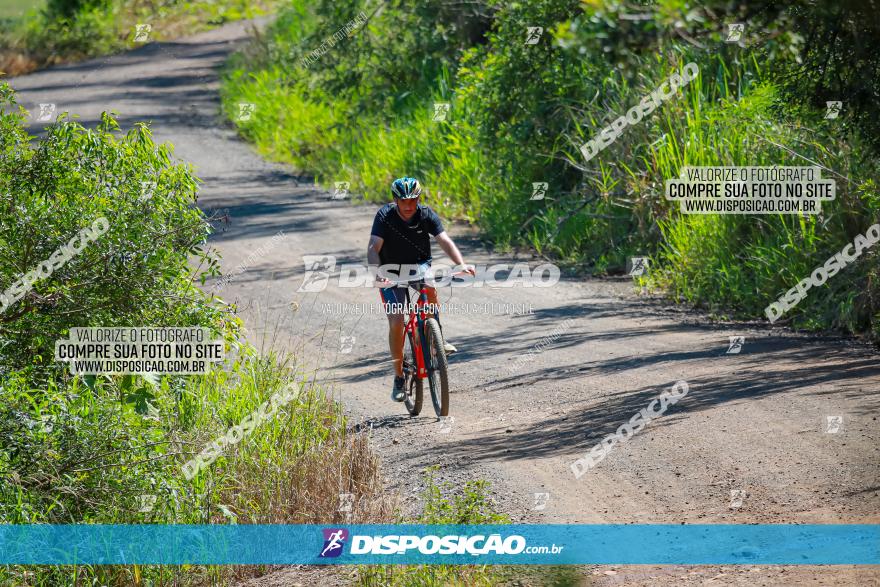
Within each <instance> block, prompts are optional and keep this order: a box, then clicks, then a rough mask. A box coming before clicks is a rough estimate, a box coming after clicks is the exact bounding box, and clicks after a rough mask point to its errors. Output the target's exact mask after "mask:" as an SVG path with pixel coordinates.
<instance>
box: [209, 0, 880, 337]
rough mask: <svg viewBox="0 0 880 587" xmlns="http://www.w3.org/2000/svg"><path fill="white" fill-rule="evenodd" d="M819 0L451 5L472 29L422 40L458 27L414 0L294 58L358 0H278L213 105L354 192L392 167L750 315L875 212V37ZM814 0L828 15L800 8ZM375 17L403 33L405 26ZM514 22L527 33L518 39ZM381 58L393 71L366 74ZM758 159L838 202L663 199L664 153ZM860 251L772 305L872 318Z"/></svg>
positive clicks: (488, 224) (433, 191) (878, 215)
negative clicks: (610, 131) (834, 106)
mask: <svg viewBox="0 0 880 587" xmlns="http://www.w3.org/2000/svg"><path fill="white" fill-rule="evenodd" d="M820 4H822V3H807V2H796V3H793V4H792V5H791V6H787V5H779V6H778V7H771V6H769V5H767V4H766V3H750V2H746V3H739V4H737V5H733V4H730V3H729V2H720V1H719V2H710V3H708V4H707V5H705V6H700V7H695V6H692V5H691V4H689V3H687V2H684V1H683V0H669V1H664V2H658V3H656V4H647V3H636V2H615V1H610V0H609V1H602V0H591V1H588V2H575V1H571V0H536V1H534V2H528V3H510V4H505V5H489V4H486V3H469V4H468V6H469V10H472V11H473V13H474V14H476V15H479V17H480V19H487V20H486V22H483V21H482V20H481V21H480V24H479V26H478V27H477V29H476V30H478V31H479V34H476V35H469V34H456V35H455V36H454V37H453V41H452V42H450V43H449V45H448V50H447V51H446V52H445V53H442V52H441V53H437V52H436V51H434V50H432V49H431V47H432V44H431V41H430V39H432V38H433V37H432V35H433V34H435V32H436V31H438V30H447V29H448V30H453V31H455V32H456V33H460V32H461V31H459V30H458V29H455V27H453V26H452V25H451V24H450V21H449V20H448V15H447V14H446V13H445V12H444V11H445V8H446V7H447V6H448V4H447V3H446V2H442V1H439V0H432V2H430V3H429V4H428V5H429V6H430V9H429V10H421V9H420V10H417V11H413V12H412V13H409V14H401V13H400V11H398V10H397V8H396V6H394V5H392V6H388V7H386V8H384V9H383V10H382V11H380V13H377V14H376V15H375V16H372V17H371V19H370V21H369V23H368V24H367V26H366V27H364V28H363V29H362V30H357V31H355V32H354V33H353V34H352V36H351V37H349V38H347V39H344V40H343V41H341V42H340V43H339V45H337V46H335V47H334V48H332V49H330V50H329V51H327V53H326V54H324V55H322V56H321V57H320V60H319V61H318V62H316V63H314V64H312V65H311V66H310V67H305V66H303V65H302V64H298V61H297V59H296V57H298V56H301V55H305V54H308V53H309V51H311V50H313V49H314V48H316V47H317V46H318V44H319V43H320V39H321V38H326V36H328V35H330V34H332V33H333V31H336V30H338V29H339V28H340V27H342V26H343V25H344V24H345V19H347V18H350V15H354V14H357V13H358V12H359V11H360V10H366V8H365V6H364V5H363V4H362V3H361V2H359V1H358V0H348V1H347V2H334V3H333V7H332V8H330V7H328V6H325V5H323V4H321V3H318V4H316V5H309V4H307V3H303V2H294V3H293V7H291V8H290V9H289V10H287V11H285V12H283V13H282V16H281V18H280V19H279V22H280V23H283V25H278V26H275V27H270V28H269V30H268V31H267V32H266V33H265V35H264V36H263V37H262V39H261V41H260V43H258V44H255V45H254V46H252V47H250V48H249V49H248V50H247V51H246V53H245V57H241V58H236V59H233V60H232V61H231V62H230V68H229V71H228V73H227V75H226V80H225V83H224V89H223V100H224V108H225V109H226V110H227V111H229V112H233V111H235V107H236V103H237V102H252V103H254V104H256V105H257V106H256V108H257V112H259V115H258V116H256V117H253V118H252V119H251V120H249V121H239V122H238V123H237V124H238V126H239V128H240V131H241V132H242V134H244V135H245V136H246V137H248V138H249V139H250V140H253V141H254V142H255V143H256V144H257V145H258V147H259V149H260V150H261V151H262V152H263V153H265V154H268V155H269V156H271V157H273V158H276V159H279V160H282V161H287V162H290V163H293V164H294V165H296V166H297V167H299V168H300V169H301V170H305V171H312V172H314V173H315V175H316V178H317V179H318V181H321V182H324V183H328V184H329V183H331V182H334V181H349V182H351V186H352V190H353V191H355V192H356V193H360V194H362V196H363V197H364V198H365V199H367V200H370V201H386V200H387V198H388V192H387V190H388V187H387V186H388V184H389V182H390V181H391V179H393V178H394V177H396V176H400V175H413V176H416V177H419V178H420V179H421V180H422V183H423V184H424V185H425V186H426V193H427V195H426V198H425V199H426V200H427V203H429V204H430V205H431V206H433V207H435V208H437V209H439V210H440V211H441V212H442V213H444V214H446V215H450V216H455V217H458V218H463V219H467V220H470V221H472V222H476V223H478V224H479V225H480V227H481V228H482V229H483V231H484V233H485V234H486V236H487V237H488V238H489V239H491V240H492V241H494V243H495V246H496V247H497V248H501V249H503V248H507V247H512V246H515V247H518V246H529V247H531V248H533V249H534V250H536V251H537V252H538V253H539V254H541V255H544V256H547V257H551V258H553V259H555V260H557V262H559V263H561V264H563V265H567V266H570V267H571V268H573V269H576V270H580V271H587V272H590V273H599V274H601V273H618V272H621V271H623V270H624V267H625V266H626V260H627V258H628V257H630V256H651V257H652V258H653V260H654V263H653V265H652V267H653V268H654V269H656V271H654V272H652V275H651V276H649V277H648V279H647V281H646V283H649V284H652V285H654V286H656V287H662V288H665V289H666V290H667V291H669V292H670V293H671V294H672V295H673V296H674V297H675V298H677V299H680V300H686V301H689V302H691V303H693V304H696V305H704V306H707V307H710V308H713V309H721V308H726V309H727V310H732V311H733V313H734V314H735V315H739V316H743V317H760V316H762V315H763V308H764V307H765V306H766V305H767V304H768V303H769V302H771V301H773V300H775V299H776V297H777V296H778V295H779V294H780V293H782V292H783V291H785V290H786V289H788V288H789V287H792V286H793V285H794V283H796V282H797V281H798V280H799V279H801V278H802V277H803V276H805V275H808V274H809V273H811V272H812V270H813V268H814V267H816V266H818V265H821V264H822V263H824V261H825V259H827V258H828V256H830V255H831V254H832V253H833V252H834V251H836V250H839V249H840V248H841V247H843V245H844V244H846V243H847V242H850V241H852V239H853V238H854V236H855V235H856V234H858V233H860V232H864V230H865V229H867V227H868V226H870V225H871V224H873V223H875V222H877V220H878V219H880V205H878V196H877V195H876V184H877V181H878V178H877V177H876V174H877V169H878V166H877V163H878V151H877V150H876V149H875V148H872V145H874V142H875V137H876V133H873V132H872V131H871V129H872V128H873V127H872V126H871V125H872V124H874V122H873V121H876V120H880V116H878V113H877V109H876V103H877V98H878V96H877V91H876V88H875V86H874V85H873V84H875V83H876V78H877V76H876V75H868V72H870V71H872V68H873V70H876V63H875V60H876V56H875V55H874V54H873V53H871V52H869V51H866V50H865V39H866V38H871V36H870V35H873V34H874V33H873V32H872V31H873V28H872V27H874V25H872V24H868V23H867V20H869V19H868V17H867V16H865V15H864V10H866V9H863V8H854V7H852V6H850V5H849V4H847V3H844V4H843V5H841V6H839V7H833V8H828V7H825V5H824V4H823V5H822V6H820ZM828 11H831V12H834V13H835V14H840V15H841V16H840V17H839V18H832V19H831V20H828V19H826V20H825V21H824V22H825V24H822V25H817V24H816V23H817V22H820V21H822V19H823V18H824V16H828V14H829V12H828ZM847 11H848V12H847ZM860 15H861V16H862V17H864V18H861V17H860ZM389 22H391V23H394V22H403V23H406V27H405V29H406V30H407V31H409V30H413V31H420V33H421V34H420V36H421V37H423V38H424V40H423V42H421V43H418V42H415V41H414V40H413V39H412V38H410V37H409V35H408V34H402V35H401V34H398V31H399V30H400V29H398V28H397V27H396V26H390V25H389V24H388V23H389ZM733 22H742V23H745V33H744V36H743V38H742V39H741V41H740V42H738V43H733V42H726V35H727V32H728V30H727V26H726V25H727V24H728V23H733ZM297 23H299V25H300V26H297ZM532 26H541V27H543V34H542V36H541V37H540V39H539V41H538V42H537V43H535V44H526V42H525V41H526V36H527V32H526V31H527V27H532ZM294 30H295V31H296V32H295V33H294V32H293V31H294ZM400 45H403V46H405V47H406V51H404V52H399V51H398V49H399V47H400ZM273 48H274V49H273ZM283 55H289V56H292V57H293V58H283V57H282V56H283ZM850 57H852V58H853V59H854V61H853V62H848V65H846V66H841V67H839V68H836V69H835V70H834V73H833V76H832V77H834V78H835V81H834V83H831V82H830V81H828V79H829V76H830V75H832V74H830V73H829V72H828V70H827V69H825V68H822V67H817V68H816V69H814V70H810V69H807V68H805V67H804V64H807V63H809V64H812V66H813V67H815V66H816V65H817V64H818V63H824V61H822V60H825V61H827V62H829V63H835V64H839V63H841V61H842V60H844V61H845V60H847V59H849V58H850ZM688 62H694V63H696V64H697V65H698V66H699V68H700V71H701V73H700V76H699V77H698V78H697V79H696V80H695V81H693V82H692V83H690V84H689V85H687V86H686V87H684V88H683V89H682V90H680V91H679V92H678V93H677V95H676V96H674V97H672V98H671V99H669V100H667V101H666V102H664V103H663V104H662V105H660V106H659V107H658V108H657V109H656V111H655V112H653V113H652V114H650V115H649V116H647V117H645V119H644V120H642V121H641V122H640V123H639V124H637V125H633V126H630V127H628V128H626V129H625V131H624V133H623V134H622V135H621V136H620V137H619V138H618V139H617V140H616V141H615V142H614V143H613V144H612V145H610V146H609V147H608V148H607V149H605V150H604V151H603V152H602V153H601V154H599V155H598V156H596V157H594V158H593V159H591V160H590V161H585V160H584V158H583V156H582V155H581V153H580V151H579V147H580V146H581V145H583V144H584V143H585V142H586V141H588V140H589V139H590V138H592V137H594V136H596V135H597V134H598V133H599V132H600V131H601V130H602V129H603V128H604V127H606V126H607V125H608V124H609V123H610V122H611V121H612V120H614V119H615V118H617V117H618V116H621V115H623V114H624V113H625V112H626V111H627V110H628V109H629V108H631V107H632V106H633V105H636V104H638V102H639V100H640V99H641V98H642V97H644V96H646V95H648V94H650V93H651V92H652V91H653V90H654V89H655V88H657V87H658V85H660V84H661V82H663V81H664V80H666V79H667V78H668V77H669V76H670V75H671V74H672V73H674V72H676V71H678V70H680V69H681V67H682V66H683V65H684V64H686V63H688ZM811 71H812V73H811ZM387 72H392V73H393V74H394V75H393V78H392V79H396V80H399V83H398V84H397V86H396V89H395V86H394V85H393V84H389V83H386V82H384V81H381V80H385V79H388V77H387V75H386V73H387ZM417 74H418V75H417ZM869 78H870V79H869ZM798 93H800V94H799V95H798ZM796 95H797V97H796ZM832 95H836V96H849V95H854V96H855V95H858V96H861V97H860V98H858V99H857V100H855V101H854V103H853V104H851V105H850V106H851V107H850V106H846V104H848V102H847V100H846V98H844V102H845V112H844V114H842V115H841V118H839V119H836V120H824V119H823V115H824V113H825V108H824V102H823V101H822V100H824V99H832V98H830V97H829V96H832ZM868 95H870V96H873V98H872V100H865V99H864V96H868ZM437 102H446V103H449V104H450V105H451V109H450V111H449V114H448V116H447V118H446V120H445V121H435V120H432V116H431V115H432V111H433V105H434V103H437ZM761 164H767V165H773V164H776V165H816V164H818V165H820V166H822V167H823V168H824V171H823V177H829V176H830V177H832V178H834V179H835V180H836V181H837V194H838V196H837V200H836V201H834V202H826V203H825V204H824V205H823V213H822V215H821V216H819V217H810V218H806V219H805V218H801V217H796V216H782V215H778V216H735V217H734V216H730V217H721V216H707V217H701V218H696V217H689V216H685V215H682V214H680V213H679V212H678V210H677V208H676V206H673V205H672V204H671V203H670V202H668V201H666V200H665V198H664V181H665V180H666V179H671V178H675V177H678V173H679V170H680V169H681V167H682V166H685V165H737V166H747V165H761ZM534 182H547V183H548V184H549V189H548V192H547V197H546V198H545V199H544V200H538V201H532V200H530V199H529V197H530V194H531V190H532V184H533V183H534ZM877 255H878V252H876V251H873V252H871V254H870V255H865V256H864V257H863V258H861V259H860V260H859V261H858V262H857V263H856V264H855V265H854V266H851V267H849V268H847V270H846V271H845V272H841V274H840V275H839V276H837V277H835V278H834V281H833V282H829V286H828V287H827V288H826V289H824V290H822V291H821V292H819V291H816V292H812V293H811V295H810V298H809V300H808V301H807V302H804V303H802V304H801V305H800V306H798V308H796V309H795V310H793V311H791V312H789V314H788V315H787V317H786V320H789V319H790V320H791V321H792V323H794V324H796V325H798V326H805V327H810V328H841V329H844V330H848V331H854V332H870V331H872V330H873V331H875V332H876V331H877V330H878V329H880V293H878V291H880V290H878V288H880V284H878V282H877V279H876V277H874V276H873V275H874V273H875V272H876V269H875V268H876V266H877ZM795 276H799V277H795Z"/></svg>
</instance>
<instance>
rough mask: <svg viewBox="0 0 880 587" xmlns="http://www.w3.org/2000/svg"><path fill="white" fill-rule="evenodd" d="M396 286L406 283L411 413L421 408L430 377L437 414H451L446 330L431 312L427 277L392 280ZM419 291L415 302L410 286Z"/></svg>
mask: <svg viewBox="0 0 880 587" xmlns="http://www.w3.org/2000/svg"><path fill="white" fill-rule="evenodd" d="M388 283H390V284H392V285H393V286H404V287H406V296H405V302H404V307H403V312H404V314H403V321H404V324H405V325H406V326H405V328H404V332H403V336H404V345H403V377H404V384H403V391H404V399H403V403H404V405H405V406H406V409H407V411H408V412H409V414H410V415H411V416H418V415H419V413H420V412H421V411H422V401H423V395H424V380H425V379H427V380H428V387H429V389H430V391H431V402H432V403H433V404H434V412H436V414H437V416H439V417H444V416H448V415H449V376H448V373H447V369H448V361H447V359H446V350H445V349H444V341H443V333H442V332H441V331H440V323H439V322H437V319H436V318H433V317H430V316H431V314H430V313H429V312H428V292H427V289H426V287H427V286H426V284H425V278H424V277H420V278H418V279H414V280H411V281H401V282H395V281H389V282H388ZM410 289H413V290H415V291H418V292H419V295H418V298H417V300H416V303H415V305H414V306H413V305H411V302H410V294H409V290H410Z"/></svg>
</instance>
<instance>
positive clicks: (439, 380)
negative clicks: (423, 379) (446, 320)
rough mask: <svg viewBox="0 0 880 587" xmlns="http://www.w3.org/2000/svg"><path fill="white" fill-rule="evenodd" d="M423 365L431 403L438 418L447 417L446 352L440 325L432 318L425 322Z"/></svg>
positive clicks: (447, 379) (447, 382)
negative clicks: (424, 365)
mask: <svg viewBox="0 0 880 587" xmlns="http://www.w3.org/2000/svg"><path fill="white" fill-rule="evenodd" d="M425 338H426V339H427V340H426V341H425V342H426V343H427V346H426V348H425V350H424V352H425V364H426V366H427V368H428V385H429V386H430V388H431V401H432V402H433V403H434V411H435V412H436V413H437V415H438V416H448V415H449V378H448V377H447V374H446V368H447V362H446V351H445V350H444V348H443V334H442V333H441V332H440V323H439V322H437V320H435V319H434V318H428V319H427V320H426V321H425Z"/></svg>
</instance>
